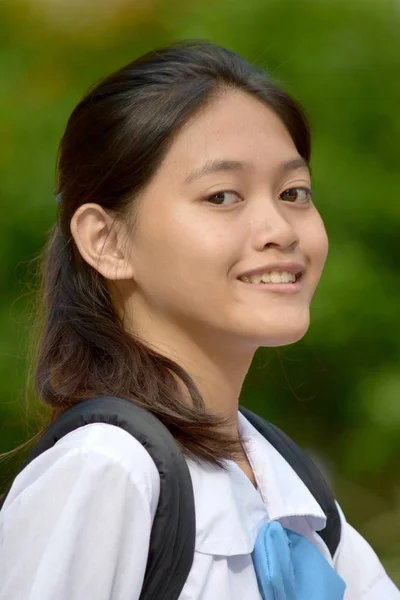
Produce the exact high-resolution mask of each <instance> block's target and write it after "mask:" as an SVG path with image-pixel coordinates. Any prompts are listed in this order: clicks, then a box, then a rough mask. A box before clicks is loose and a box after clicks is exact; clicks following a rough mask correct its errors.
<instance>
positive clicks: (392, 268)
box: [0, 0, 400, 584]
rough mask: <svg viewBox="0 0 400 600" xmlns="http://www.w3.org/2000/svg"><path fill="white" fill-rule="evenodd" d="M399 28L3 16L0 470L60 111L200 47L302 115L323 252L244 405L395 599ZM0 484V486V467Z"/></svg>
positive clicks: (135, 12) (16, 425)
mask: <svg viewBox="0 0 400 600" xmlns="http://www.w3.org/2000/svg"><path fill="white" fill-rule="evenodd" d="M399 25H400V4H399V3H398V2H395V1H393V2H390V1H389V0H380V2H375V3H372V2H371V3H368V2H365V1H363V2H362V1H361V0H360V1H359V2H357V1H355V2H354V1H353V2H352V3H349V2H347V1H346V0H343V1H341V0H336V1H334V0H332V1H331V2H326V1H321V0H302V1H293V2H290V1H289V0H248V1H247V2H241V1H239V0H212V1H211V0H198V1H192V2H187V1H186V2H185V1H184V0H174V2H171V1H170V0H169V1H167V0H165V1H164V0H143V1H142V2H132V1H128V0H125V1H123V0H118V1H117V0H109V1H108V0H102V1H100V0H98V1H96V2H95V1H94V0H93V2H87V1H86V2H84V1H83V0H81V1H79V2H77V1H72V0H69V1H68V2H66V1H65V2H64V3H62V2H60V1H56V0H40V1H38V0H37V1H36V2H27V1H25V2H23V1H21V0H9V1H5V0H3V2H2V3H1V4H0V68H1V71H0V72H1V75H0V117H1V118H0V139H1V144H0V173H1V184H0V201H1V207H2V210H1V213H0V220H1V231H2V235H1V236H0V261H1V271H0V283H1V290H2V296H1V303H0V327H1V333H2V335H1V338H0V431H1V439H0V452H4V451H6V450H10V449H11V448H13V447H15V446H16V445H17V444H18V443H21V442H22V441H24V440H25V439H27V436H28V434H29V432H30V431H31V429H27V425H26V423H28V424H29V423H30V421H29V419H27V414H26V406H25V400H24V386H25V380H26V371H27V361H26V346H27V341H28V338H29V334H30V330H31V327H32V321H31V316H30V314H31V305H32V297H33V295H32V291H31V290H30V289H28V288H27V281H28V280H31V276H30V274H29V272H30V271H29V261H30V260H31V259H32V258H33V257H34V256H36V255H37V253H38V252H39V250H40V248H41V247H42V245H43V243H44V242H45V240H46V235H47V231H48V229H49V227H50V226H51V224H52V222H53V221H54V218H55V211H56V206H55V201H54V191H55V190H54V165H55V159H56V153H57V145H58V142H59V139H60V137H61V135H62V133H63V129H64V126H65V123H66V120H67V118H68V116H69V114H70V112H71V110H72V109H73V107H74V106H75V104H76V103H77V101H78V100H79V99H80V97H81V96H82V94H83V93H84V92H85V91H86V89H87V88H88V87H89V86H90V85H91V84H92V83H93V82H94V81H95V80H96V79H98V78H99V77H102V76H103V75H105V74H107V73H108V72H111V71H112V70H114V69H115V68H117V67H119V66H122V65H123V64H125V63H127V62H130V61H131V60H133V59H134V58H135V57H136V56H138V55H139V54H141V53H143V52H144V51H146V50H149V49H150V48H152V47H154V46H156V45H158V44H161V43H166V42H170V41H173V40H175V39H181V38H188V37H196V38H205V39H209V40H212V41H214V42H216V43H219V44H221V45H223V46H226V47H228V48H231V49H232V50H235V51H236V52H238V53H239V54H242V55H243V56H245V57H246V58H247V59H249V60H250V61H253V62H255V63H257V64H258V65H260V66H262V67H264V68H266V69H267V70H268V71H269V72H270V73H271V74H272V76H273V77H274V78H275V79H278V81H280V82H282V85H283V87H284V88H285V89H287V90H288V91H289V92H291V93H293V95H294V96H295V97H296V98H298V99H299V100H300V101H301V102H302V103H303V104H304V106H305V107H306V110H307V112H308V114H309V117H310V120H311V123H312V128H313V134H314V155H313V161H312V167H313V180H314V181H313V183H314V188H315V189H316V192H317V195H316V200H315V202H316V204H317V206H318V209H319V210H320V213H321V215H322V217H323V219H324V221H325V224H326V228H327V231H328V235H329V238H330V252H329V257H328V261H327V264H326V267H325V272H324V275H323V277H322V280H321V282H320V285H319V288H318V290H317V292H316V295H315V298H314V300H313V303H312V307H311V326H310V329H309V331H308V333H307V335H306V336H305V337H304V339H303V340H301V341H300V342H298V343H297V344H294V345H292V346H288V347H285V348H278V349H260V350H259V351H258V352H257V353H256V357H255V360H254V364H253V365H252V368H251V370H250V373H249V376H248V378H247V380H246V382H245V386H244V389H243V396H242V401H243V403H245V404H247V405H248V406H249V407H250V408H252V409H255V410H256V411H258V412H259V413H260V414H262V415H263V416H265V417H267V418H269V419H270V420H272V421H273V422H275V423H276V424H277V425H279V426H281V427H282V428H283V429H285V430H286V431H287V432H288V433H289V434H290V435H292V436H293V437H294V438H295V439H296V440H297V441H298V442H299V443H301V444H303V445H304V446H305V447H306V448H309V449H312V452H313V453H314V454H315V455H316V457H317V460H319V461H320V462H321V464H322V466H323V469H324V470H325V472H326V473H327V475H328V477H329V479H330V480H331V482H332V485H333V487H334V489H335V491H336V495H337V497H338V500H339V502H340V503H341V505H342V507H343V509H344V511H345V513H346V514H347V517H348V519H349V521H351V522H352V523H353V525H354V526H355V527H356V528H357V529H359V531H360V532H361V533H362V534H363V535H364V536H365V537H366V538H367V539H368V540H369V541H370V543H371V544H372V545H373V547H374V548H375V550H376V551H377V553H378V554H379V556H380V558H381V560H382V561H383V563H384V565H385V567H386V568H387V570H388V572H389V574H390V575H391V577H392V578H393V579H394V581H395V582H396V583H397V584H400V480H399V473H400V469H399V459H400V452H399V433H400V402H399V399H400V370H399V362H400V335H399V333H400V318H399V317H400V314H399V300H400V293H399V292H400V274H399V273H400V272H399V268H398V254H399V250H400V244H399V241H400V236H399V229H400V201H399V199H398V198H397V191H396V190H399V189H400V169H399V157H400V153H399V139H400V111H399V106H400V37H399V34H398V32H399ZM30 427H32V423H31V424H30ZM0 467H1V468H0V479H3V480H4V478H6V477H7V476H9V470H10V466H8V468H7V469H6V466H5V465H4V464H0Z"/></svg>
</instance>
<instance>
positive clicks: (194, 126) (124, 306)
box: [71, 91, 328, 432]
mask: <svg viewBox="0 0 400 600" xmlns="http://www.w3.org/2000/svg"><path fill="white" fill-rule="evenodd" d="M299 158H300V156H299V153H298V152H297V150H296V148H295V145H294V143H293V141H292V139H291V137H290V135H289V133H288V131H287V130H286V128H285V126H284V125H283V123H282V122H281V121H280V119H279V118H278V117H277V116H276V115H275V114H274V112H272V110H270V109H269V108H268V107H266V106H265V105H264V104H262V103H261V102H260V101H258V100H257V99H255V98H253V97H252V96H250V95H248V94H246V93H244V92H242V91H226V92H224V93H223V95H222V96H220V97H218V98H217V99H216V100H215V101H213V102H212V103H211V104H209V105H208V106H207V107H205V108H203V109H202V110H201V111H200V112H199V113H197V114H196V115H195V116H194V117H192V119H191V120H190V121H189V122H188V123H187V124H186V125H185V126H184V127H183V128H182V129H181V131H180V132H179V133H178V135H177V136H176V137H175V139H174V141H173V143H172V145H171V147H170V149H169V151H168V153H167V154H166V156H165V159H164V161H163V163H162V164H161V166H160V168H159V169H158V171H157V173H156V174H155V176H154V177H153V179H152V180H151V182H150V183H149V184H148V186H147V187H146V189H145V190H144V192H143V193H142V194H141V196H140V198H139V199H138V201H139V205H138V213H137V216H138V221H137V228H136V229H135V231H134V232H132V230H129V228H128V225H127V224H124V223H121V224H120V226H119V227H113V219H112V218H111V216H110V215H107V214H106V213H105V212H104V210H103V209H102V208H101V207H100V206H98V205H96V204H85V205H83V206H81V207H80V208H79V209H78V210H77V211H76V213H75V215H74V217H73V219H72V222H71V231H72V235H73V237H74V239H75V242H76V244H77V246H78V249H79V251H80V252H81V254H82V256H83V257H84V258H85V260H86V261H87V262H88V263H89V264H91V265H92V266H93V267H95V268H96V269H98V270H99V271H100V272H101V273H102V274H103V275H104V276H105V277H106V278H107V279H108V280H109V282H110V284H112V285H113V286H114V289H115V290H116V291H117V292H118V295H117V296H115V297H116V298H117V297H118V298H119V308H120V310H122V311H123V314H124V319H125V326H126V327H127V329H128V330H130V331H133V332H135V335H138V336H139V337H141V338H142V339H144V340H145V341H146V342H147V343H148V344H150V345H151V346H152V347H154V348H156V349H157V350H159V351H160V352H162V353H164V354H166V355H168V356H169V357H171V358H172V359H174V360H175V361H177V362H178V363H180V364H181V365H182V366H183V367H184V368H185V369H186V370H187V371H188V372H189V374H190V375H191V376H192V377H193V378H194V380H195V382H196V383H197V385H198V386H199V389H200V392H201V393H202V395H203V398H204V400H205V403H206V406H207V407H208V408H209V409H210V410H212V411H214V412H216V413H218V414H222V415H224V416H226V417H228V418H230V419H231V423H232V428H233V429H232V431H234V432H237V410H238V401H239V395H240V391H241V388H242V385H243V381H244V378H245V376H246V374H247V371H248V369H249V366H250V364H251V361H252V358H253V356H254V353H255V351H256V350H257V348H259V347H260V346H284V345H287V344H292V343H294V342H296V341H297V340H299V339H301V338H302V337H303V336H304V334H305V333H306V332H307V329H308V327H309V322H310V303H311V299H312V297H313V294H314V291H315V289H316V287H317V284H318V282H319V279H320V277H321V274H322V270H323V267H324V264H325V260H326V257H327V252H328V239H327V235H326V231H325V228H324V224H323V222H322V219H321V217H320V215H319V213H318V210H317V208H316V206H315V205H314V204H313V202H312V201H311V202H309V203H307V202H305V201H304V197H305V198H306V199H307V195H306V194H301V193H299V195H298V196H297V195H295V196H294V197H295V198H296V197H299V200H295V201H293V200H292V201H289V200H286V199H282V197H280V195H281V194H282V192H284V191H285V190H287V189H289V188H296V187H304V186H305V187H310V175H309V172H308V169H307V168H305V167H302V168H297V169H291V170H289V171H282V169H281V166H282V164H284V163H286V162H287V161H291V160H294V159H299ZM216 159H218V160H221V159H223V160H230V161H240V162H244V163H246V164H247V165H248V166H247V167H246V168H242V169H225V170H220V171H217V172H213V173H208V174H204V175H203V176H202V177H198V178H196V179H194V178H193V179H192V180H191V181H189V182H188V181H187V178H188V176H189V175H190V174H192V173H193V172H194V171H195V170H198V169H199V168H201V167H202V166H203V165H204V164H205V163H206V162H207V161H210V160H216ZM221 190H228V191H232V192H233V193H225V194H220V195H217V196H214V197H213V198H214V200H213V202H214V203H212V200H208V201H207V197H208V196H210V195H212V194H215V193H216V192H220V191H221ZM221 203H222V205H221ZM280 260H283V261H295V262H299V263H301V264H303V265H305V267H306V272H305V275H304V276H303V287H302V289H301V291H300V292H299V293H297V294H293V295H288V294H282V293H280V294H277V293H272V292H263V291H259V290H256V289H255V288H252V286H251V285H249V284H247V285H246V284H243V283H241V282H239V281H238V279H237V277H238V276H239V275H241V274H243V273H245V272H246V271H249V270H252V269H254V268H258V267H260V266H264V265H268V264H271V263H273V262H276V261H280Z"/></svg>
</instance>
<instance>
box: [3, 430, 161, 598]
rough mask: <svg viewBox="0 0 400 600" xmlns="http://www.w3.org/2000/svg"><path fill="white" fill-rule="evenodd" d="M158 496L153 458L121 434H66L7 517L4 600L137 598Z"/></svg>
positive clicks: (12, 499)
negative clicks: (24, 599)
mask: <svg viewBox="0 0 400 600" xmlns="http://www.w3.org/2000/svg"><path fill="white" fill-rule="evenodd" d="M159 487H160V479H159V474H158V470H157V468H156V466H155V464H154V463H153V460H152V459H151V457H150V455H149V454H148V453H147V451H146V450H145V448H144V447H143V446H142V445H141V444H140V443H139V442H138V441H137V440H136V439H134V438H133V437H132V436H131V435H130V434H129V433H127V432H125V431H123V430H122V429H120V428H118V427H116V426H115V425H108V424H102V423H96V424H91V425H86V426H84V427H81V428H79V429H76V430H75V431H73V432H71V433H70V434H68V435H66V436H65V437H64V438H62V439H61V440H59V441H58V442H57V443H56V444H55V445H54V446H53V447H52V448H50V449H49V450H47V451H46V452H44V453H43V454H41V455H40V456H38V457H37V458H35V459H34V460H33V461H32V462H31V463H30V464H28V465H27V466H26V467H25V469H24V470H23V471H22V472H21V473H20V474H19V475H18V476H17V477H16V479H15V480H14V483H13V486H12V488H11V490H10V492H9V494H8V496H7V498H6V501H5V503H4V506H3V508H2V510H1V512H0V540H1V543H0V581H1V586H0V588H1V589H0V599H1V600H3V599H4V600H5V599H6V598H7V599H8V598H15V600H17V598H18V599H21V600H22V598H28V597H29V598H40V599H41V600H51V599H53V598H57V599H58V600H79V599H80V598H81V597H82V590H83V589H84V590H87V593H86V592H85V594H84V596H85V598H87V600H95V599H98V598H105V597H107V598H113V600H123V599H124V598H128V597H129V598H139V596H140V590H141V588H142V584H143V578H144V574H145V569H146V564H147V549H148V547H149V543H150V542H149V540H150V535H151V531H152V523H153V520H154V516H155V513H156V510H157V505H158V498H159ZM132 556H133V557H134V560H135V568H134V569H132Z"/></svg>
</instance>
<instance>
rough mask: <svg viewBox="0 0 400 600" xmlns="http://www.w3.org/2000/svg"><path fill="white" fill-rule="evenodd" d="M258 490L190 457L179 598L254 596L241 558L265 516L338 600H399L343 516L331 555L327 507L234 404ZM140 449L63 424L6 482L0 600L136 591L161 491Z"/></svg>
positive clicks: (131, 597) (105, 598) (123, 437)
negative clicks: (292, 538) (65, 429)
mask: <svg viewBox="0 0 400 600" xmlns="http://www.w3.org/2000/svg"><path fill="white" fill-rule="evenodd" d="M239 428H240V430H241V432H242V434H243V435H244V436H246V440H247V441H246V452H247V454H248V457H249V460H250V462H251V464H252V467H253V470H254V474H255V477H256V480H257V485H258V489H257V490H256V489H255V488H254V487H253V485H252V484H251V482H250V481H249V479H248V478H247V477H246V475H244V473H243V472H242V471H241V470H240V468H239V467H238V466H237V465H236V464H235V463H234V462H233V461H226V466H227V470H226V471H221V470H219V469H216V468H214V467H211V466H209V467H204V466H199V465H198V464H196V463H194V462H192V461H190V460H188V461H187V463H188V466H189V470H190V474H191V477H192V482H193V488H194V496H195V505H196V547H195V555H194V561H193V565H192V568H191V571H190V573H189V577H188V579H187V581H186V584H185V586H184V589H183V591H182V593H181V595H180V600H216V599H218V600H260V598H261V596H260V593H259V591H258V587H257V581H256V576H255V571H254V567H253V563H252V559H251V552H252V550H253V548H254V543H255V539H256V535H257V532H258V530H259V528H260V526H261V525H262V524H263V523H265V522H266V521H268V520H278V521H280V522H281V524H282V525H283V526H286V527H289V528H290V529H292V530H294V531H297V532H298V533H300V534H302V535H304V536H306V537H307V538H308V539H309V540H310V541H311V542H312V543H314V544H315V545H316V546H317V547H318V548H319V550H320V551H321V552H322V553H323V555H324V556H325V557H326V559H327V560H328V561H329V562H330V563H331V564H333V565H334V567H335V569H336V570H337V572H338V573H339V574H340V576H341V577H342V578H343V579H344V580H345V582H346V584H347V590H346V593H345V600H400V591H399V590H398V589H397V588H396V586H395V585H394V584H393V583H392V582H391V580H390V579H389V577H388V576H387V574H386V573H385V571H384V569H383V567H382V565H381V563H380V562H379V560H378V558H377V556H376V554H375V553H374V551H373V550H372V549H371V547H370V546H369V545H368V543H367V542H366V541H365V540H364V539H363V538H362V537H361V536H360V535H359V534H358V533H357V532H356V531H355V530H354V529H353V528H352V527H351V525H349V524H348V523H347V522H346V519H345V517H344V515H343V513H342V511H340V515H341V519H342V538H341V542H340V545H339V547H338V549H337V551H336V554H335V556H334V560H333V561H332V559H331V556H330V553H329V551H328V548H327V547H326V545H325V543H324V542H323V541H322V539H321V538H320V536H319V535H318V534H317V533H316V531H318V530H320V529H322V528H323V527H324V525H325V521H326V518H325V514H324V513H323V512H322V509H321V507H320V506H319V504H318V503H317V502H316V500H315V499H314V497H313V496H312V495H311V493H310V492H309V491H308V489H307V488H306V486H305V485H304V484H303V482H302V481H301V480H300V478H299V477H298V475H297V474H296V473H295V471H294V470H293V469H292V468H291V467H290V465H289V464H288V463H287V462H286V461H285V460H284V459H283V458H282V456H281V455H280V454H279V453H278V452H277V451H276V450H275V449H274V448H273V446H271V444H270V443H269V442H268V441H267V440H265V439H264V438H263V437H262V436H261V435H260V434H259V433H258V432H257V431H256V430H255V429H254V427H253V426H252V425H251V424H250V423H249V422H248V421H247V419H246V418H245V417H244V416H243V415H242V414H241V413H239ZM159 490H160V484H159V475H158V471H157V468H156V466H155V464H154V462H153V460H152V459H151V457H150V455H149V454H148V453H147V451H146V450H145V449H144V447H143V446H142V445H141V444H140V443H139V442H138V441H137V440H135V439H134V438H133V437H132V436H131V435H130V434H128V433H127V432H125V431H123V430H122V429H119V428H118V427H116V426H114V425H106V424H100V423H96V424H92V425H86V426H84V427H81V428H79V429H77V430H76V431H73V432H72V433H70V434H68V435H67V436H65V437H64V438H62V439H61V440H60V441H59V442H57V444H56V445H55V446H54V447H53V448H51V449H50V450H48V451H47V452H45V453H44V454H42V455H41V456H39V457H38V458H36V459H35V460H34V461H32V462H31V463H30V464H29V465H28V467H26V468H25V469H24V471H23V472H22V473H20V474H19V475H18V477H17V478H16V479H15V481H14V484H13V487H12V489H11V491H10V493H9V495H8V497H7V500H6V502H5V504H4V507H3V509H2V511H1V512H0V600H83V599H84V600H135V599H138V598H139V596H140V591H141V586H142V582H143V577H144V572H145V567H146V560H147V552H146V551H147V548H148V544H149V537H150V531H151V525H152V521H153V519H154V515H155V511H156V508H157V503H158V497H159Z"/></svg>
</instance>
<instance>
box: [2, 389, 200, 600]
mask: <svg viewBox="0 0 400 600" xmlns="http://www.w3.org/2000/svg"><path fill="white" fill-rule="evenodd" d="M90 423H109V424H111V425H116V426H117V427H121V429H124V430H125V431H127V432H128V433H130V434H131V435H132V436H133V437H134V438H136V439H137V440H138V441H139V442H140V443H141V444H142V445H143V446H144V447H145V449H146V450H147V452H148V453H149V454H150V456H151V458H152V459H153V461H154V462H155V464H156V466H157V469H158V471H159V474H160V498H159V502H158V506H157V510H156V514H155V517H154V521H153V527H152V531H151V537H150V548H149V551H148V560H147V566H146V572H145V576H144V582H143V587H142V592H141V594H140V600H154V599H155V598H163V600H178V598H179V595H180V593H181V591H182V588H183V586H184V584H185V582H186V579H187V577H188V574H189V571H190V569H191V566H192V563H193V557H194V546H195V535H196V520H195V505H194V496H193V487H192V480H191V477H190V472H189V469H188V467H187V464H186V461H185V459H184V457H183V455H182V453H181V451H180V449H179V447H178V445H177V443H176V442H175V440H174V438H173V436H172V435H171V433H170V432H169V431H168V429H167V428H166V427H165V426H164V425H163V424H162V423H161V421H159V419H157V418H156V417H155V416H154V415H152V414H151V413H150V412H149V411H147V410H145V409H144V408H142V407H140V406H138V405H136V404H134V403H133V402H131V401H129V400H125V399H123V398H117V397H113V396H104V397H98V398H91V399H89V400H84V401H82V402H79V403H78V404H75V405H74V406H72V407H71V408H68V409H67V410H66V411H65V412H63V413H62V414H61V415H60V416H59V417H58V418H57V419H56V420H55V421H54V422H53V423H52V424H51V425H50V427H48V429H47V430H46V431H45V432H44V434H43V436H42V437H41V438H40V440H39V442H38V443H37V444H36V446H35V447H34V448H33V451H32V452H31V454H30V455H29V456H28V458H27V460H26V461H25V462H24V464H23V466H22V468H25V467H26V466H27V465H28V464H29V463H30V462H31V461H32V460H34V459H35V458H36V457H37V456H39V455H40V454H42V453H43V452H45V451H46V450H48V449H49V448H51V447H52V446H54V444H55V443H56V442H57V441H58V440H59V439H61V438H62V437H63V436H65V435H67V433H70V432H71V431H74V430H75V429H77V428H78V427H82V426H84V425H88V424H90ZM3 501H4V500H3ZM146 550H147V549H146V548H143V551H146ZM134 560H135V557H134V556H133V557H132V568H134Z"/></svg>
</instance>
